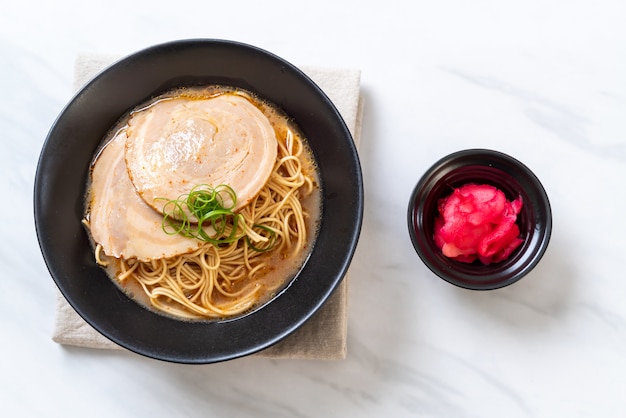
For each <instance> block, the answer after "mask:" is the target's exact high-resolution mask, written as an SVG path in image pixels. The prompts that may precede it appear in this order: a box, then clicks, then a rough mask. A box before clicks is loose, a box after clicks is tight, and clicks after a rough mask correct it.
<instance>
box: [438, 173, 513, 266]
mask: <svg viewBox="0 0 626 418" xmlns="http://www.w3.org/2000/svg"><path fill="white" fill-rule="evenodd" d="M438 206H439V216H438V217H437V219H436V220H435V233H434V238H435V244H436V245H437V246H438V247H439V248H440V249H441V251H442V253H443V255H445V256H446V257H449V258H453V259H455V260H457V261H461V262H465V263H472V262H474V261H475V260H480V262H481V263H483V264H491V263H498V262H500V261H504V260H506V259H507V258H508V257H509V256H510V255H511V254H512V253H513V251H515V249H516V248H517V247H519V246H520V245H521V244H522V242H523V240H522V239H521V238H520V229H519V227H518V226H517V224H516V221H517V215H518V214H519V213H520V211H521V209H522V206H523V202H522V197H521V196H519V197H517V198H516V199H515V200H513V201H509V200H507V198H506V196H505V195H504V192H502V191H501V190H499V189H498V188H496V187H494V186H491V185H488V184H472V183H469V184H465V185H463V186H461V187H459V188H455V189H454V192H453V193H452V194H451V195H450V196H448V197H446V198H444V199H441V200H440V201H439V205H438Z"/></svg>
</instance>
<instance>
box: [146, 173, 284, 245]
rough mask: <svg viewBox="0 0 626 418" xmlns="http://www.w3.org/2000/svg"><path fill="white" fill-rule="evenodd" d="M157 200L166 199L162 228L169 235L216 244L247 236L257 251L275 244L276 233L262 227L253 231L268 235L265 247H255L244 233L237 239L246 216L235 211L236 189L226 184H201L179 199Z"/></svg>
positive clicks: (249, 243) (248, 242)
mask: <svg viewBox="0 0 626 418" xmlns="http://www.w3.org/2000/svg"><path fill="white" fill-rule="evenodd" d="M157 200H166V203H165V205H163V221H162V224H161V225H162V228H163V231H164V232H165V233H166V234H168V235H177V234H179V235H183V236H185V237H188V238H195V239H198V240H201V241H205V242H209V243H211V244H213V245H221V244H230V243H232V242H235V241H237V240H239V239H240V238H242V237H243V236H245V238H246V242H247V244H248V246H249V247H250V248H251V249H252V250H254V251H257V252H266V251H269V250H271V249H272V248H273V247H274V245H275V243H276V231H274V230H273V229H272V228H269V227H267V226H263V225H256V224H255V225H253V226H252V228H253V229H257V230H258V229H260V230H261V231H262V232H264V233H265V235H269V236H268V237H267V238H268V242H267V244H266V245H264V246H262V247H257V246H255V245H254V244H253V243H252V242H251V240H250V238H249V237H248V236H247V235H245V234H244V235H242V236H237V228H238V226H239V221H240V220H242V219H243V215H241V214H238V213H235V212H234V211H233V208H234V207H235V205H236V204H237V195H236V193H235V191H234V190H233V188H232V187H230V186H228V185H226V184H221V185H219V186H217V187H215V188H212V187H211V186H209V185H206V184H201V185H198V186H196V187H194V188H193V189H191V191H190V192H189V193H188V194H186V195H185V194H183V195H181V196H179V197H178V199H172V200H168V199H166V198H157ZM207 227H208V228H210V229H212V230H213V231H214V232H213V234H212V235H209V233H207V231H206V228H207ZM229 228H230V229H229ZM244 229H245V228H244Z"/></svg>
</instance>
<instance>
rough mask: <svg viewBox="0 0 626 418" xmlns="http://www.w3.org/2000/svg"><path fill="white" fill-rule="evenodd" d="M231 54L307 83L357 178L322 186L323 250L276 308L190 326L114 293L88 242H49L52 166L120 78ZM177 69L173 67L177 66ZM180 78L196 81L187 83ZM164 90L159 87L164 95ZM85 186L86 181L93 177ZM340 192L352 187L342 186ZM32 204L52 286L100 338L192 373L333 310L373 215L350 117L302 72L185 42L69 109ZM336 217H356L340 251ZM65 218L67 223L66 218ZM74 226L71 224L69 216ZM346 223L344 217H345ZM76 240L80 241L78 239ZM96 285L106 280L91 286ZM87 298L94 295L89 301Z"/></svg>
mask: <svg viewBox="0 0 626 418" xmlns="http://www.w3.org/2000/svg"><path fill="white" fill-rule="evenodd" d="M223 51H228V52H229V53H232V54H233V56H237V57H239V58H241V59H248V60H254V62H255V64H256V65H259V66H264V67H263V68H265V69H267V71H271V72H272V74H271V75H267V78H268V79H271V82H270V81H268V84H271V83H277V82H280V80H285V82H289V83H300V84H301V85H302V89H303V91H305V92H306V94H307V95H310V97H309V96H307V98H310V100H312V101H313V102H314V103H318V104H319V106H320V108H319V109H318V108H315V109H313V110H314V111H315V112H319V114H320V115H319V116H320V118H322V119H323V120H320V123H321V124H328V125H332V126H333V129H335V131H333V132H336V133H337V136H336V137H335V138H334V140H338V141H339V142H338V143H336V144H335V143H333V145H334V146H335V147H336V148H338V150H335V151H338V154H339V155H341V156H348V158H347V161H345V167H343V166H342V167H340V170H341V172H342V173H343V174H344V175H345V176H347V177H349V179H337V180H335V179H333V178H331V176H330V173H320V176H322V177H323V178H322V179H321V181H322V193H323V200H324V202H323V205H322V213H321V215H320V217H321V218H320V222H321V225H320V230H319V232H318V235H317V238H316V242H315V243H314V248H313V249H312V251H311V253H310V254H309V256H308V258H307V260H306V261H305V263H304V265H303V266H302V268H301V269H300V271H299V272H298V273H297V275H296V277H295V278H294V279H293V280H292V281H291V282H290V283H289V284H288V285H287V286H286V287H285V288H284V289H283V290H282V291H281V292H279V293H278V294H277V295H276V296H275V297H274V298H273V299H272V300H271V301H270V302H268V303H266V304H264V305H263V306H262V307H261V308H258V309H256V310H254V311H253V312H252V313H249V314H247V315H244V316H241V317H238V318H234V319H227V320H224V321H212V322H204V321H197V322H186V321H180V320H176V319H172V318H170V317H167V316H164V315H160V314H156V313H154V312H152V311H150V310H148V309H146V308H143V307H141V306H140V305H139V304H138V303H136V302H135V301H132V300H131V299H129V298H128V296H126V295H125V294H124V293H123V292H122V291H120V290H119V288H117V286H115V285H114V284H113V283H112V282H111V281H110V279H108V277H107V280H108V281H109V285H110V286H112V287H113V288H114V289H110V287H107V285H106V284H104V283H102V274H103V273H95V272H94V269H93V265H87V264H88V263H89V262H88V261H86V260H83V259H82V258H81V257H80V256H79V257H74V259H72V254H82V253H81V251H82V249H81V248H74V247H79V246H80V244H81V243H82V244H83V245H84V237H79V236H78V235H77V236H76V242H75V243H73V245H72V246H71V247H72V248H70V249H69V251H68V252H67V253H69V255H68V254H67V253H65V252H64V251H62V250H60V249H59V248H55V246H56V243H55V238H56V237H54V236H50V232H51V231H57V230H58V229H55V226H54V225H53V223H54V221H53V220H52V219H51V216H53V215H59V214H58V213H52V214H51V213H50V211H52V212H54V208H53V207H52V206H51V203H50V200H51V192H50V191H49V190H48V189H50V188H51V187H52V186H51V182H52V181H54V180H55V179H54V178H52V177H53V176H54V173H53V170H57V171H58V170H59V169H60V168H59V165H61V164H60V163H59V162H56V163H52V162H51V160H52V159H57V160H58V159H62V155H63V152H64V151H65V149H63V148H64V147H63V146H61V145H63V143H62V141H60V140H59V139H58V138H59V135H60V133H59V132H62V131H63V132H67V131H68V130H69V131H71V130H72V129H77V128H76V126H74V125H72V123H70V122H73V121H70V122H68V118H69V117H70V116H72V115H74V113H72V112H76V111H77V108H78V107H80V106H85V105H86V104H87V105H88V104H89V103H90V100H93V97H94V96H93V95H94V94H95V93H94V92H97V91H100V90H101V89H102V87H103V85H104V84H105V83H106V82H110V81H111V80H112V79H116V77H120V76H122V78H123V76H124V75H127V74H132V73H133V71H138V70H137V69H138V68H144V67H145V66H146V65H148V64H151V63H153V64H154V63H159V62H161V63H163V62H164V60H165V58H164V57H167V58H168V59H170V60H172V59H174V58H175V57H179V56H180V55H181V54H183V55H184V54H186V55H184V56H194V54H203V53H209V52H210V53H212V54H218V53H219V52H223ZM177 54H178V55H177ZM170 56H171V57H170ZM198 56H199V55H198ZM173 57H174V58H173ZM169 63H170V62H169V61H168V64H169ZM172 71H174V70H172ZM242 71H244V70H242ZM250 71H252V70H250ZM181 76H187V75H185V74H182V75H181ZM229 76H230V75H229ZM259 77H261V75H259ZM271 77H273V78H271ZM281 77H282V78H281ZM277 80H278V81H277ZM167 81H169V80H167ZM247 82H248V80H245V79H244V78H243V77H242V79H241V83H242V84H245V83H247ZM238 86H239V87H242V88H246V87H248V88H249V86H244V85H238ZM290 86H291V84H290ZM179 87H180V86H179ZM156 88H157V87H155V89H156ZM251 90H252V91H254V92H255V93H257V94H259V95H260V96H261V97H263V98H265V99H267V100H269V101H272V102H276V100H273V99H272V98H268V97H267V95H265V94H263V93H260V92H258V91H257V90H256V89H251ZM145 98H146V99H147V98H149V97H147V96H146V97H145ZM293 102H294V103H296V100H293ZM139 103H140V102H137V101H135V102H134V103H133V105H135V106H136V105H138V104H139ZM279 106H280V103H279ZM294 106H295V105H294ZM303 106H304V105H303ZM129 109H130V107H128V108H126V109H125V110H124V111H122V112H121V114H119V115H118V118H119V116H121V115H122V114H123V113H124V112H125V111H127V110H129ZM119 110H121V109H118V111H119ZM309 110H310V111H311V112H313V110H311V109H297V111H298V112H301V111H302V112H304V111H309ZM288 113H289V112H288ZM68 115H69V116H68ZM295 119H296V120H297V118H295ZM111 126H113V124H110V125H109V127H111ZM308 139H311V138H308ZM309 144H310V145H311V148H312V149H313V152H314V154H315V157H316V159H317V158H318V157H319V155H318V154H321V155H324V156H326V155H328V154H330V153H331V151H330V150H325V149H322V148H321V145H319V146H316V145H315V141H314V140H313V142H309ZM92 155H93V154H92ZM325 158H327V157H325ZM335 158H339V157H335ZM83 165H84V164H83ZM81 167H82V166H81ZM320 170H321V169H320ZM84 181H86V177H85V179H84ZM341 182H343V183H342V184H339V183H341ZM342 187H345V188H346V190H343V189H341V188H342ZM335 189H341V190H340V192H343V191H348V189H349V193H347V194H346V196H345V197H342V196H341V193H340V192H338V191H337V190H335ZM327 193H333V199H334V200H333V201H332V202H329V201H327V200H328V196H327ZM33 196H34V198H33V208H34V218H35V229H36V233H37V239H38V242H39V246H40V249H41V251H42V255H43V258H44V261H45V263H46V266H47V268H48V271H49V273H50V275H51V276H52V279H53V280H54V282H55V284H56V285H57V287H58V288H59V290H60V292H61V294H62V295H63V296H64V297H65V299H66V300H67V301H68V303H69V304H70V305H71V306H72V308H73V309H74V310H75V311H76V312H77V313H78V314H79V315H80V316H81V317H82V318H83V319H84V320H85V321H86V322H87V323H88V324H89V325H91V326H92V327H93V328H95V329H96V330H97V331H98V332H99V333H100V334H102V335H103V336H105V337H106V338H108V339H109V340H111V341H113V342H114V343H116V344H118V345H120V346H122V347H124V348H126V349H128V350H130V351H133V352H135V353H138V354H141V355H143V356H146V357H150V358H154V359H158V360H164V361H169V362H176V363H188V364H206V363H215V362H221V361H226V360H230V359H234V358H238V357H242V356H246V355H249V354H252V353H256V352H258V351H261V350H263V349H265V348H268V347H270V346H272V345H274V344H276V343H277V342H279V341H281V340H283V339H284V338H285V337H287V336H288V335H290V334H292V333H293V332H295V331H296V330H297V329H298V328H299V327H300V326H301V325H303V324H304V323H305V322H307V321H308V320H309V319H310V318H311V317H312V316H313V315H314V314H315V313H316V312H317V311H318V309H319V308H320V307H321V306H322V305H323V304H324V303H325V302H326V301H327V299H328V298H329V297H330V295H331V294H332V293H333V292H334V291H335V289H336V288H337V287H338V285H339V284H340V283H341V281H342V280H343V277H344V276H345V274H346V272H347V269H348V267H349V265H350V263H351V260H352V258H353V255H354V251H355V250H356V245H357V242H358V239H359V235H360V231H361V226H362V221H363V210H364V209H363V207H364V202H363V181H362V172H361V166H360V161H359V156H358V153H357V151H356V146H355V144H354V142H353V139H352V135H351V134H350V131H349V129H348V127H347V126H346V124H345V122H344V120H343V118H342V116H341V114H340V113H339V111H338V110H337V109H336V107H335V106H334V104H333V103H332V101H331V100H330V99H329V98H328V96H327V95H326V94H325V93H324V92H323V91H322V90H321V88H320V87H319V86H318V85H317V84H316V83H315V82H314V81H313V80H311V79H310V78H309V77H308V76H307V75H306V74H305V73H304V72H302V71H301V70H300V69H299V68H297V67H296V66H294V65H293V64H291V63H289V62H288V61H286V60H284V59H283V58H280V57H278V56H277V55H275V54H273V53H271V52H268V51H266V50H264V49H261V48H259V47H256V46H253V45H250V44H246V43H242V42H237V41H231V40H223V39H212V38H198V39H183V40H176V41H170V42H165V43H161V44H156V45H152V46H149V47H147V48H144V49H141V50H138V51H136V52H133V53H131V54H129V55H127V56H125V57H123V58H121V59H119V60H117V61H115V62H113V63H112V64H110V65H108V66H107V67H106V68H104V69H103V70H102V71H100V72H98V74H97V75H96V76H94V77H93V78H92V79H91V80H90V81H89V82H88V83H86V84H85V85H84V86H83V87H82V88H81V89H79V90H78V91H77V92H75V94H74V95H73V97H72V98H71V99H70V101H69V102H68V103H67V104H66V105H65V106H64V108H63V109H62V110H61V112H60V113H59V115H58V117H57V118H56V120H55V121H54V123H53V125H52V127H51V129H50V131H49V133H48V135H47V137H46V139H45V141H44V144H43V146H42V150H41V154H40V157H39V161H38V164H37V171H36V174H35V182H34V192H33ZM74 198H75V199H79V197H77V196H74ZM79 200H80V199H79ZM339 204H342V205H344V206H345V210H343V209H341V207H339V206H338V205H339ZM335 207H338V208H339V212H341V213H347V211H348V210H349V213H350V216H351V218H350V219H347V218H346V219H345V220H346V223H345V225H344V228H343V229H342V230H341V233H340V235H339V236H340V240H339V241H340V242H336V243H333V245H327V246H322V244H325V243H327V242H329V239H330V235H329V232H328V231H326V230H325V225H326V224H327V223H331V222H334V220H333V218H332V217H329V216H326V211H327V210H330V209H333V208H335ZM342 207H343V206H342ZM77 215H78V214H72V215H71V216H77ZM61 216H64V215H63V214H61ZM67 216H68V217H69V216H70V215H67ZM337 216H339V217H341V216H344V217H345V215H337ZM80 217H82V213H80ZM333 225H334V224H333ZM81 228H82V226H81ZM68 234H70V233H68ZM74 234H76V232H75V231H74ZM85 235H86V234H85ZM59 239H60V238H59ZM79 241H80V242H79ZM318 243H319V244H318ZM57 247H58V246H57ZM73 262H75V263H78V264H80V267H75V268H73V269H72V270H71V271H72V274H74V275H76V274H78V273H76V272H79V271H80V272H82V273H84V274H85V275H88V276H89V277H86V279H88V280H90V283H91V285H92V286H95V287H94V289H98V290H102V289H108V290H107V294H106V300H107V301H109V302H112V303H113V304H114V308H115V309H122V310H124V309H126V310H128V311H129V312H131V311H132V312H133V314H135V315H137V317H136V318H135V317H133V318H132V319H131V321H132V324H129V325H127V324H124V323H122V321H123V320H124V319H125V318H123V316H122V315H121V314H118V313H116V312H111V315H112V316H114V319H110V320H108V322H106V323H103V322H102V320H101V316H102V313H100V314H99V315H100V316H98V315H96V314H95V313H94V312H103V311H104V310H105V309H111V311H114V310H115V309H113V308H110V307H109V306H105V305H103V304H104V302H99V301H98V300H97V297H96V296H94V295H90V294H85V292H86V291H87V290H88V289H87V287H86V286H87V285H86V284H77V282H76V281H75V279H76V278H75V277H74V281H72V278H70V277H68V276H67V275H68V273H67V272H68V271H70V270H68V268H67V267H65V266H63V264H64V263H65V264H66V265H69V264H72V263H73ZM91 263H92V264H95V263H93V260H91ZM83 264H84V265H83ZM316 270H319V271H320V277H322V279H323V280H318V281H319V282H320V283H312V282H313V280H308V279H311V278H312V276H315V274H314V272H315V271H316ZM328 272H332V273H331V274H329V275H328V276H324V273H328ZM93 275H96V276H98V277H95V276H94V277H92V276H93ZM105 277H106V276H105ZM98 280H99V281H98ZM81 286H82V287H81ZM78 288H80V289H78ZM81 291H82V292H83V293H82V294H81V293H80V292H81ZM310 292H314V293H315V295H316V296H315V297H314V298H312V300H307V301H306V302H305V303H303V304H302V306H290V305H289V303H288V302H289V298H293V299H294V300H297V299H296V298H298V297H300V298H301V299H302V298H303V296H305V295H307V293H310ZM87 293H89V292H88V291H87ZM81 295H83V296H81ZM291 295H293V296H291ZM81 297H84V298H85V299H88V300H89V301H90V302H92V303H94V304H95V305H94V306H88V305H87V304H86V303H85V302H84V301H81V300H80V298H81ZM129 306H131V308H129ZM286 307H288V308H290V309H289V310H288V312H290V313H292V314H293V316H291V317H288V318H286V317H285V316H283V315H279V313H280V312H281V311H280V308H286ZM98 309H100V311H98ZM283 312H284V311H283ZM126 319H128V318H126ZM145 320H150V321H152V320H153V321H154V322H155V324H156V325H155V326H154V327H155V328H158V326H167V327H179V328H180V329H181V330H182V331H176V332H174V333H173V334H172V337H173V338H174V337H175V338H180V339H182V338H188V339H190V343H189V344H188V345H191V344H195V345H196V346H194V347H187V346H185V345H184V344H183V343H179V342H177V341H168V342H167V346H161V345H159V344H157V343H155V341H156V340H157V339H158V338H159V337H160V335H159V330H158V329H151V330H138V327H139V326H140V324H141V321H145ZM172 322H174V323H175V325H172ZM269 323H271V324H272V326H271V329H269V330H266V331H267V332H263V330H258V329H257V327H259V326H261V324H269ZM246 327H248V328H250V329H251V330H252V331H251V332H249V333H248V332H246ZM207 330H209V331H207ZM132 332H144V333H146V335H148V336H149V338H150V341H149V342H145V341H141V340H140V339H138V337H135V336H131V337H129V335H128V334H129V333H132ZM200 344H205V347H198V345H200Z"/></svg>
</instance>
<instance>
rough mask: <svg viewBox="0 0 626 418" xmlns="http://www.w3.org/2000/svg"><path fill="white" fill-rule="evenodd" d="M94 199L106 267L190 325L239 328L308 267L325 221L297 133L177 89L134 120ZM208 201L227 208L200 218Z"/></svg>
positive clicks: (226, 100)
mask: <svg viewBox="0 0 626 418" xmlns="http://www.w3.org/2000/svg"><path fill="white" fill-rule="evenodd" d="M220 135H221V136H220ZM224 144H225V145H224ZM257 156H258V158H257ZM246 176H248V177H246ZM255 187H256V188H255ZM87 190H88V192H87V195H86V201H85V217H84V220H83V223H84V224H85V226H86V227H87V230H88V232H89V234H90V237H91V240H92V242H93V247H94V256H95V259H96V261H97V262H98V264H100V265H101V266H102V267H103V268H104V269H105V270H106V272H107V274H108V276H109V277H110V278H111V279H112V280H113V281H114V282H115V283H116V284H117V285H118V286H120V288H122V289H123V290H124V291H126V293H127V294H128V295H129V296H130V297H132V298H133V299H135V300H136V301H137V302H139V303H141V304H143V305H145V306H146V307H149V308H150V309H153V310H155V311H157V312H159V313H164V314H167V315H172V316H174V317H176V318H181V319H208V320H219V319H227V318H234V317H238V316H241V315H244V314H246V313H248V312H250V311H252V310H254V309H256V308H258V307H259V306H261V305H263V304H264V303H266V302H267V301H269V300H270V299H271V298H272V297H274V296H275V295H276V294H277V293H279V292H280V291H281V290H282V289H283V288H285V286H286V285H287V284H288V283H289V282H290V280H291V279H292V278H293V277H294V276H295V275H296V274H297V272H298V271H299V269H300V268H301V267H302V265H303V263H304V262H305V260H306V258H307V256H308V254H309V253H310V250H311V248H312V246H313V242H314V240H315V237H316V234H317V226H318V224H319V217H320V213H321V210H320V208H321V198H320V195H321V191H320V183H319V178H318V173H317V168H316V164H315V161H314V158H313V156H312V152H311V150H310V149H309V147H308V145H307V143H306V140H305V138H304V137H303V135H302V134H301V133H300V131H299V129H298V127H297V126H296V125H295V123H294V122H293V121H291V120H290V119H289V118H288V117H287V116H286V115H285V114H284V113H282V112H281V111H280V110H279V109H277V108H276V107H275V106H273V105H272V104H270V103H268V102H266V101H264V100H261V99H259V98H258V97H256V96H255V95H253V94H252V93H250V92H247V91H244V90H241V89H235V88H230V87H224V86H206V87H201V88H200V87H198V88H186V89H178V90H175V91H171V92H168V93H167V94H165V95H162V96H160V97H158V98H156V99H154V100H151V101H149V102H146V103H144V104H142V105H140V106H139V107H137V108H136V109H135V110H133V111H131V112H130V113H129V114H128V115H125V116H124V117H123V118H122V119H121V120H120V122H119V123H118V124H117V125H116V126H115V127H114V128H113V129H112V130H111V131H110V134H109V135H107V137H106V138H105V139H104V141H103V145H102V147H101V148H100V150H99V151H98V153H97V154H96V156H95V158H94V162H93V164H92V170H91V173H90V177H89V184H88V188H87ZM197 190H200V191H201V194H200V195H193V196H194V198H193V199H192V194H193V193H194V191H197ZM216 190H228V193H225V194H220V193H219V192H215V193H213V192H214V191H216ZM230 191H232V193H230ZM197 196H200V197H197ZM207 196H212V198H215V199H216V201H218V206H217V207H215V208H212V209H211V210H210V211H208V212H206V213H205V212H198V213H197V212H194V210H195V207H192V206H193V204H195V203H193V204H192V203H189V202H190V201H191V200H193V202H197V201H198V199H200V200H202V199H205V198H207ZM194 199H195V200H194ZM174 209H175V210H174ZM214 214H217V215H214ZM211 216H214V217H211Z"/></svg>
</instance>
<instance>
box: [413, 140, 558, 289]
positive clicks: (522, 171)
mask: <svg viewBox="0 0 626 418" xmlns="http://www.w3.org/2000/svg"><path fill="white" fill-rule="evenodd" d="M466 183H478V184H491V185H492V186H495V187H497V188H499V189H500V190H502V191H503V192H504V193H505V195H506V196H507V198H508V199H509V200H513V199H515V198H517V197H518V196H520V195H521V196H522V201H523V207H522V210H521V212H520V213H519V215H518V219H517V223H518V226H519V227H520V233H521V237H522V238H523V240H524V243H523V244H522V245H520V246H519V247H518V248H517V249H516V250H515V251H514V252H513V254H511V255H510V256H509V258H508V259H506V260H504V261H502V262H500V263H493V264H489V265H483V264H481V263H480V262H478V261H476V262H474V263H471V264H469V263H462V262H458V261H455V260H452V259H450V258H447V257H445V256H444V255H443V254H442V253H441V250H440V249H439V248H437V246H436V245H435V243H434V240H433V235H434V222H435V218H436V217H437V216H438V209H437V202H438V201H439V199H441V198H444V197H446V196H448V195H450V194H451V193H452V191H453V189H454V188H457V187H460V186H462V185H463V184H466ZM408 226H409V235H410V237H411V241H412V242H413V246H414V247H415V250H416V251H417V253H418V255H419V256H420V258H421V259H422V261H423V262H424V264H426V266H427V267H428V268H429V269H430V270H432V271H433V272H434V273H435V274H437V275H438V276H439V277H441V278H442V279H444V280H446V281H448V282H450V283H452V284H455V285H457V286H460V287H463V288H467V289H473V290H489V289H496V288H500V287H503V286H507V285H510V284H512V283H514V282H516V281H518V280H519V279H521V278H522V277H524V276H525V275H526V274H527V273H528V272H530V271H531V270H532V269H533V268H534V267H535V265H536V264H537V263H538V262H539V260H540V259H541V257H542V256H543V254H544V252H545V250H546V248H547V246H548V242H549V241H550V234H551V231H552V213H551V209H550V202H549V201H548V196H547V195H546V192H545V190H544V188H543V186H542V185H541V183H540V182H539V179H537V177H536V176H535V175H534V174H533V173H532V172H531V171H530V169H528V167H526V166H525V165H524V164H522V163H521V162H519V161H518V160H516V159H515V158H513V157H511V156H509V155H506V154H503V153H501V152H497V151H492V150H485V149H470V150H464V151H459V152H456V153H453V154H450V155H448V156H446V157H444V158H442V159H441V160H439V161H438V162H436V163H435V164H434V165H433V166H432V167H431V168H430V169H428V170H427V171H426V173H424V175H423V176H422V178H421V179H420V181H419V182H418V183H417V185H416V186H415V188H414V190H413V193H412V194H411V198H410V200H409V208H408Z"/></svg>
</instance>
